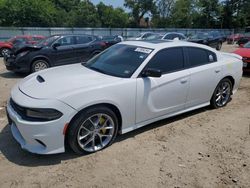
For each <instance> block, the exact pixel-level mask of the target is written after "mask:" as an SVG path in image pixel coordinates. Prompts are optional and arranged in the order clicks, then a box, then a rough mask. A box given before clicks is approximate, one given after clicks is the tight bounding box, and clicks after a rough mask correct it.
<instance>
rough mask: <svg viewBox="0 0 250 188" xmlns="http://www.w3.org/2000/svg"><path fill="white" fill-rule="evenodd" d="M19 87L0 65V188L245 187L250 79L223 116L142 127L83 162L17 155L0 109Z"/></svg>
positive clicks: (249, 168)
mask: <svg viewBox="0 0 250 188" xmlns="http://www.w3.org/2000/svg"><path fill="white" fill-rule="evenodd" d="M223 51H229V52H230V51H233V47H232V46H226V45H225V46H224V47H223ZM20 79H21V76H17V75H15V74H13V73H10V72H8V71H6V70H5V67H4V66H3V62H2V60H0V108H1V109H0V187H164V188H165V187H173V188H174V187H176V188H177V187H197V188H198V187H213V188H223V187H250V76H244V77H243V78H242V81H241V86H240V88H239V91H238V92H237V93H236V95H235V96H233V100H232V101H231V102H230V103H229V104H228V106H227V107H225V108H223V109H219V110H211V109H209V108H208V107H207V108H203V109H200V110H196V111H193V112H191V113H187V114H184V115H181V116H178V117H175V118H171V119H168V120H163V121H160V122H157V123H154V124H151V125H148V126H146V127H144V128H142V129H139V130H137V131H134V132H131V133H128V134H125V135H122V136H119V137H118V138H117V141H116V142H115V143H114V144H113V145H112V146H111V147H109V148H107V149H105V150H103V151H101V152H98V153H95V154H91V155H87V156H77V155H75V154H73V153H71V152H67V153H64V154H58V155H50V156H39V155H34V154H30V153H28V152H25V151H23V150H21V148H20V147H19V145H18V144H17V143H16V142H15V140H14V139H13V138H12V136H11V132H10V128H9V126H8V125H7V120H6V118H5V112H4V109H3V106H4V104H5V102H6V100H7V98H8V96H9V93H10V88H11V87H12V86H13V85H14V84H15V83H16V82H17V81H18V80H20Z"/></svg>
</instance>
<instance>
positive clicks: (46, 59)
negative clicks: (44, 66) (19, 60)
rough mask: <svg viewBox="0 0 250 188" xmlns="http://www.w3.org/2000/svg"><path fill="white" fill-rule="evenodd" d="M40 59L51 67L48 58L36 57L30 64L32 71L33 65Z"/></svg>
mask: <svg viewBox="0 0 250 188" xmlns="http://www.w3.org/2000/svg"><path fill="white" fill-rule="evenodd" d="M39 59H42V60H45V61H46V62H47V63H48V64H49V66H51V63H50V60H49V58H47V57H46V56H36V57H34V58H32V60H31V61H30V62H31V63H30V69H32V65H33V63H34V62H35V61H36V60H39Z"/></svg>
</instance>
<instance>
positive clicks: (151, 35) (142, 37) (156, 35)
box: [127, 32, 163, 40]
mask: <svg viewBox="0 0 250 188" xmlns="http://www.w3.org/2000/svg"><path fill="white" fill-rule="evenodd" d="M162 36H163V35H162V34H160V33H154V32H144V33H140V34H139V35H137V36H136V37H130V38H127V40H157V39H161V38H162Z"/></svg>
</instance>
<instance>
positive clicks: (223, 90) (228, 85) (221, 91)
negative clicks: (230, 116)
mask: <svg viewBox="0 0 250 188" xmlns="http://www.w3.org/2000/svg"><path fill="white" fill-rule="evenodd" d="M231 93H232V82H231V81H230V80H229V79H228V78H224V79H223V80H221V81H220V83H219V84H218V85H217V87H216V89H215V91H214V93H213V96H212V98H211V101H210V103H211V106H212V107H213V108H221V107H223V106H226V105H227V103H228V102H229V101H230V99H231Z"/></svg>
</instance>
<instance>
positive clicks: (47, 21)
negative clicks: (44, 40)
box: [0, 0, 56, 27]
mask: <svg viewBox="0 0 250 188" xmlns="http://www.w3.org/2000/svg"><path fill="white" fill-rule="evenodd" d="M0 12H1V25H2V26H33V27H34V26H41V27H42V26H53V25H55V17H56V16H55V15H56V9H55V7H54V4H53V3H52V2H51V1H50V0H43V1H39V0H4V1H2V2H1V6H0Z"/></svg>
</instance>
